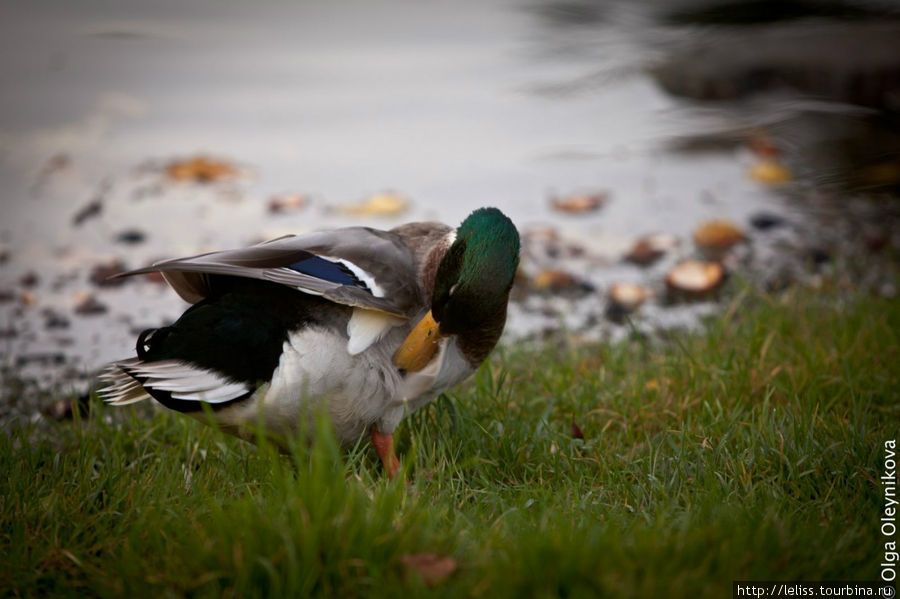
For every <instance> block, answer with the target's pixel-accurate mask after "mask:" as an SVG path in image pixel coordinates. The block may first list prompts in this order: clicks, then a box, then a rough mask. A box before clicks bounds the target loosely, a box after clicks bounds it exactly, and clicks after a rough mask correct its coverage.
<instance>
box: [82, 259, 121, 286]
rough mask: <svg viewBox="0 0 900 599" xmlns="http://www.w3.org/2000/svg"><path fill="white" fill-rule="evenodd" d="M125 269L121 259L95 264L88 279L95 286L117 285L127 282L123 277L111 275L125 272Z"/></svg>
mask: <svg viewBox="0 0 900 599" xmlns="http://www.w3.org/2000/svg"><path fill="white" fill-rule="evenodd" d="M125 270H127V268H126V266H125V263H124V262H122V261H121V260H110V261H109V262H104V263H102V264H98V265H96V266H95V267H94V268H93V269H92V270H91V276H90V281H91V283H93V284H94V285H96V286H97V287H118V286H120V285H124V284H125V283H127V282H128V279H127V278H125V277H120V278H117V279H111V278H110V277H112V276H113V275H117V274H119V273H122V272H125Z"/></svg>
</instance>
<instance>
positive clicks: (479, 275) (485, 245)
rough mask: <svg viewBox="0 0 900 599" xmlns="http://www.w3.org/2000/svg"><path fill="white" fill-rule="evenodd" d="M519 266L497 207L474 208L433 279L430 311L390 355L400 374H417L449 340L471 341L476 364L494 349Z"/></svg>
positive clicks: (511, 231)
mask: <svg viewBox="0 0 900 599" xmlns="http://www.w3.org/2000/svg"><path fill="white" fill-rule="evenodd" d="M518 266H519V233H518V231H516V227H515V225H513V224H512V221H511V220H509V218H507V217H506V215H505V214H503V213H502V212H500V211H499V210H497V209H496V208H479V209H478V210H476V211H475V212H473V213H472V214H470V215H469V216H468V217H467V218H466V220H464V221H463V223H462V224H461V225H460V226H459V228H458V229H457V230H456V238H455V239H454V241H453V243H452V244H451V245H450V248H449V249H448V250H447V253H445V254H444V257H443V258H442V259H441V263H440V265H438V269H437V273H436V274H435V278H434V292H433V294H432V300H431V310H430V311H429V312H428V314H426V315H425V317H424V318H422V320H421V321H419V323H418V324H417V325H416V326H415V328H413V330H412V332H410V334H409V336H407V338H406V340H405V341H404V342H403V344H402V345H401V346H400V349H398V350H397V353H396V354H394V364H396V365H397V367H398V368H400V369H402V370H404V371H416V370H421V369H422V368H424V366H425V365H426V364H427V363H428V362H429V361H430V360H431V358H432V357H433V356H434V354H435V352H436V351H437V347H438V341H439V340H440V339H441V338H442V337H446V336H448V335H460V336H464V337H466V338H468V339H469V340H471V343H470V344H469V345H468V346H469V347H470V348H471V349H472V352H473V354H475V355H474V356H473V358H474V360H475V362H479V361H480V359H483V357H484V356H486V355H487V352H489V351H490V349H491V348H492V347H493V346H494V343H496V341H497V338H498V337H499V336H500V332H501V331H502V330H503V324H504V323H505V322H506V304H507V302H508V301H509V290H510V288H511V287H512V284H513V279H514V278H515V276H516V268H517V267H518Z"/></svg>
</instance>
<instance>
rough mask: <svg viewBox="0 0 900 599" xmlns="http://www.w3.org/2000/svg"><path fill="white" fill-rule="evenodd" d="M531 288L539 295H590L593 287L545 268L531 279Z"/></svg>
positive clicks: (570, 276)
mask: <svg viewBox="0 0 900 599" xmlns="http://www.w3.org/2000/svg"><path fill="white" fill-rule="evenodd" d="M531 286H532V288H533V289H534V290H535V291H537V292H539V293H590V292H591V291H593V290H594V286H593V285H591V284H590V283H588V282H587V281H584V280H581V279H579V278H577V277H575V275H572V274H569V273H567V272H565V271H562V270H556V269H553V268H545V269H543V270H541V271H540V272H538V273H537V274H536V275H534V278H532V279H531Z"/></svg>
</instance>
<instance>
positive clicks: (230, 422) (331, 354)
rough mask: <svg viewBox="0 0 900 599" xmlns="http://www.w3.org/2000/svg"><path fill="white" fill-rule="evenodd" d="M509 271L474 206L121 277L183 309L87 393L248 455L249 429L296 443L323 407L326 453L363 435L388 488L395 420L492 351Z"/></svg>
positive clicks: (490, 214)
mask: <svg viewBox="0 0 900 599" xmlns="http://www.w3.org/2000/svg"><path fill="white" fill-rule="evenodd" d="M518 260H519V235H518V232H517V231H516V228H515V226H514V225H513V223H512V221H510V219H509V218H507V217H506V216H505V215H504V214H503V213H502V212H500V210H497V209H496V208H481V209H478V210H475V211H474V212H472V214H470V215H469V216H468V217H467V218H466V219H465V220H464V221H463V222H462V224H461V225H460V226H459V228H457V229H453V228H451V227H449V226H447V225H443V224H440V223H430V222H422V223H409V224H405V225H402V226H399V227H396V228H394V229H391V230H388V231H382V230H376V229H371V228H368V227H347V228H341V229H335V230H330V231H322V232H315V233H309V234H305V235H299V236H287V237H282V238H278V239H275V240H272V241H268V242H265V243H261V244H258V245H254V246H251V247H247V248H243V249H237V250H229V251H220V252H212V253H208V254H201V255H198V256H191V257H188V258H178V259H174V260H166V261H163V262H158V263H156V264H153V265H152V266H149V267H147V268H141V269H138V270H134V271H130V272H127V273H124V275H134V274H142V273H149V272H154V271H157V272H160V273H162V276H163V277H164V278H165V279H166V281H167V282H168V283H169V284H170V285H171V286H172V287H173V288H174V290H175V291H176V292H177V293H178V294H179V295H180V296H181V297H182V298H183V299H184V300H186V301H187V302H189V303H191V304H193V305H192V306H191V307H189V308H188V309H187V310H186V311H185V312H184V314H182V315H181V317H180V318H179V319H178V320H177V321H175V323H174V324H171V325H169V326H165V327H161V328H157V329H148V330H146V331H144V332H142V333H141V334H140V335H139V336H138V338H137V348H136V349H137V357H133V358H130V359H126V360H121V361H118V362H115V363H113V364H111V365H109V367H108V368H107V369H106V371H105V372H104V373H103V374H102V375H101V379H102V380H103V381H105V382H106V383H107V386H106V387H105V388H103V389H102V390H101V391H100V394H101V396H102V397H103V398H104V399H105V400H106V401H107V402H109V403H111V404H114V405H126V404H131V403H134V402H138V401H141V400H144V399H147V398H148V397H152V398H153V399H155V400H156V401H158V402H159V403H161V404H162V405H164V406H166V407H167V408H171V409H173V410H177V411H179V412H184V413H186V414H189V415H192V416H194V417H196V418H198V419H200V420H203V421H206V420H208V419H207V414H209V415H210V416H211V418H212V420H213V421H214V423H215V424H216V425H218V426H219V427H221V428H222V429H223V430H224V431H226V432H229V433H231V434H234V435H237V436H239V437H241V438H244V439H247V440H251V441H252V440H253V430H254V429H255V427H256V426H257V425H259V424H262V425H263V426H264V427H265V429H266V431H267V432H268V433H271V434H272V435H273V436H274V438H276V439H277V438H279V437H281V438H286V437H287V436H291V435H296V434H298V431H299V430H300V428H301V426H300V425H301V423H304V419H307V420H308V418H309V417H310V415H311V414H312V412H313V410H312V409H311V408H314V407H316V406H327V411H328V413H329V415H330V417H331V420H332V421H333V424H334V428H335V430H336V432H337V436H338V438H339V440H340V442H341V443H342V444H343V445H350V444H353V443H355V442H357V441H358V440H359V439H360V437H362V436H363V435H365V434H367V433H368V434H370V435H371V441H372V444H373V445H374V446H375V449H376V451H377V452H378V454H379V456H380V458H381V460H382V461H383V463H384V466H385V468H386V469H387V471H388V473H389V474H390V475H392V476H393V475H394V474H396V472H397V470H398V466H399V462H398V460H397V458H396V456H395V455H394V452H393V440H392V436H391V435H392V433H393V432H394V430H395V428H396V427H397V425H398V424H399V423H400V421H401V420H402V419H403V418H404V416H406V415H407V414H410V413H411V412H414V411H415V410H417V409H419V408H421V407H422V406H424V405H426V404H427V403H428V402H430V401H431V400H432V399H434V398H435V397H437V396H438V395H439V394H440V393H442V392H444V391H446V390H447V389H449V388H450V387H453V386H454V385H456V384H457V383H459V382H461V381H462V380H464V379H465V378H467V377H468V376H469V375H471V374H472V373H473V372H474V371H475V370H476V369H477V368H478V366H479V365H480V364H481V363H482V362H483V361H484V359H485V358H486V357H487V356H488V354H489V353H490V351H491V350H492V349H493V348H494V346H495V345H496V343H497V340H498V339H499V338H500V334H501V332H502V331H503V327H504V324H505V322H506V309H507V302H508V299H509V292H510V288H511V287H512V283H513V278H514V276H515V272H516V267H517V265H518ZM124 275H123V276H124ZM210 408H211V409H210Z"/></svg>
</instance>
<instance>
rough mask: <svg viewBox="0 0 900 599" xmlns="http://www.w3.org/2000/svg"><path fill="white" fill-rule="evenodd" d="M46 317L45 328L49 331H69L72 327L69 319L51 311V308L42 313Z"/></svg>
mask: <svg viewBox="0 0 900 599" xmlns="http://www.w3.org/2000/svg"><path fill="white" fill-rule="evenodd" d="M42 314H43V316H44V327H45V328H48V329H67V328H69V326H70V322H69V319H68V318H66V317H65V316H63V315H62V314H60V313H58V312H56V311H54V310H51V309H50V308H47V309H45V310H44V311H43V312H42Z"/></svg>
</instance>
